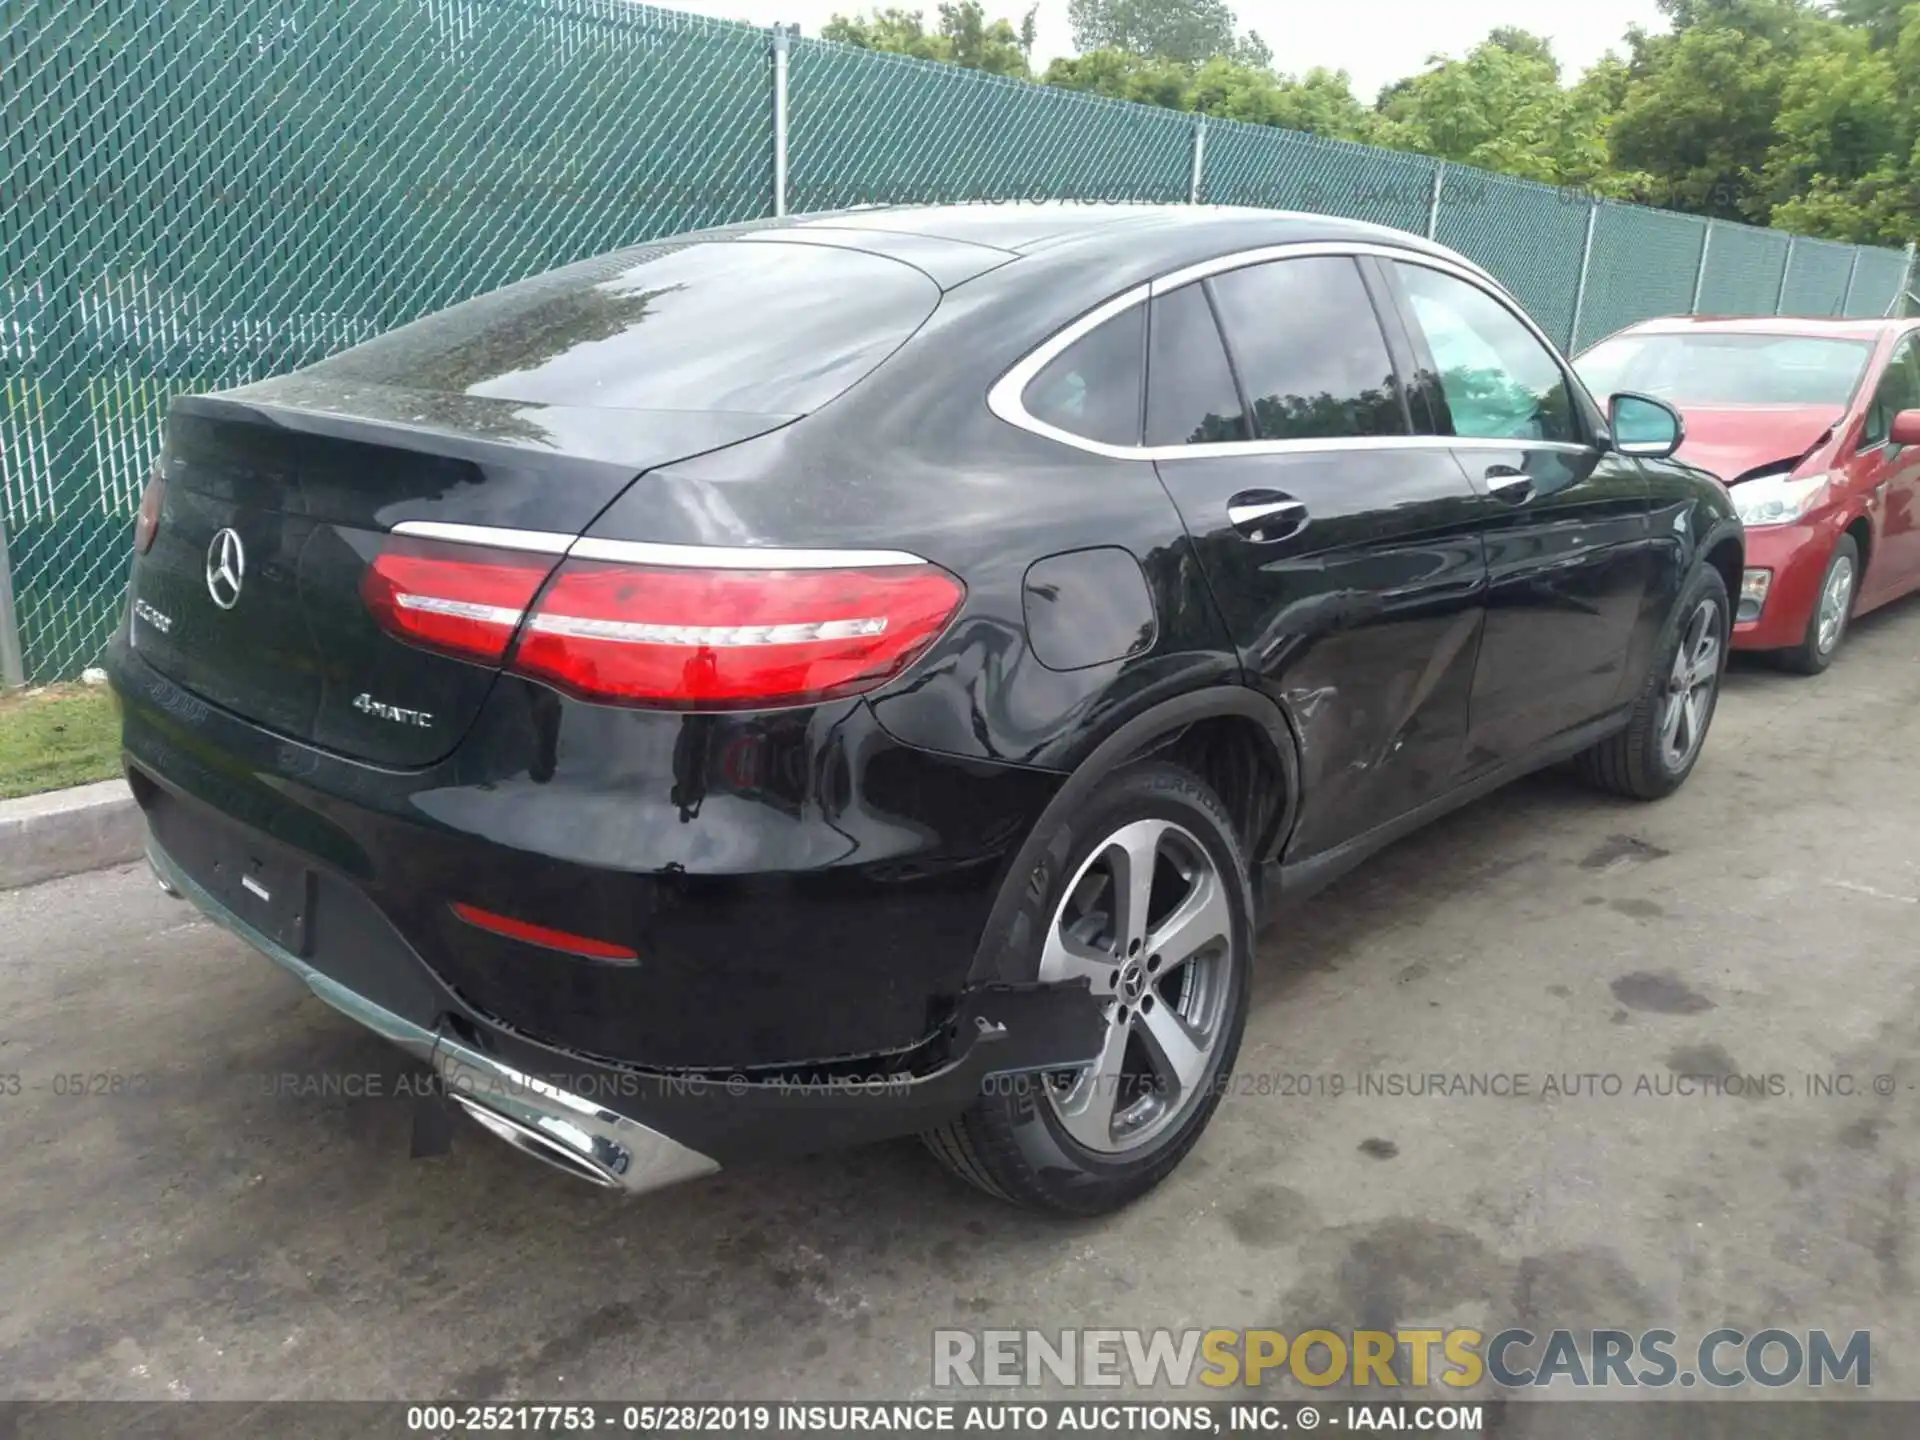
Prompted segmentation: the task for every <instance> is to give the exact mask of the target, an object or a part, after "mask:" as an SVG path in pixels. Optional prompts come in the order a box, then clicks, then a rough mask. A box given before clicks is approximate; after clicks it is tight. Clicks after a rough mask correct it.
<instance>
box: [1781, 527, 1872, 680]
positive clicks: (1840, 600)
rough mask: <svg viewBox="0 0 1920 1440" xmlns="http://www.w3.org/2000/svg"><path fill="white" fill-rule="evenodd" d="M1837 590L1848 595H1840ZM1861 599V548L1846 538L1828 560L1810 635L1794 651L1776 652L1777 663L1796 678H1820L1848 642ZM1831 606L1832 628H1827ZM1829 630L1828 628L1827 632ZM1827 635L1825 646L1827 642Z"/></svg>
mask: <svg viewBox="0 0 1920 1440" xmlns="http://www.w3.org/2000/svg"><path fill="white" fill-rule="evenodd" d="M1836 586H1840V587H1843V591H1844V593H1836V589H1835V587H1836ZM1859 596H1860V546H1859V545H1858V543H1856V542H1855V540H1854V538H1853V537H1852V536H1851V535H1842V536H1841V537H1840V538H1839V540H1838V541H1836V542H1835V544H1834V547H1833V554H1832V555H1830V556H1828V557H1827V568H1826V569H1825V570H1824V571H1823V572H1822V573H1821V576H1820V590H1819V593H1818V594H1817V595H1815V597H1814V601H1813V613H1812V614H1811V615H1809V616H1808V617H1807V633H1806V634H1805V635H1803V636H1801V637H1800V643H1799V644H1798V645H1795V646H1794V647H1793V648H1792V649H1791V650H1777V651H1775V652H1774V656H1773V658H1774V662H1775V663H1776V664H1778V665H1779V667H1780V668H1781V669H1782V670H1786V671H1788V672H1790V673H1792V674H1794V675H1818V674H1819V673H1820V672H1821V671H1822V670H1825V669H1826V668H1827V667H1828V666H1829V665H1831V664H1832V663H1833V657H1834V656H1835V655H1836V654H1838V653H1839V650H1840V642H1841V641H1842V640H1844V639H1846V638H1847V624H1848V622H1849V621H1850V620H1851V619H1852V618H1853V602H1854V601H1855V600H1857V599H1858V598H1859ZM1830 602H1831V605H1832V606H1837V609H1833V611H1832V616H1831V619H1832V624H1831V626H1830V627H1828V626H1827V624H1826V622H1827V619H1828V616H1829V610H1830V608H1831V607H1830ZM1823 627H1825V628H1823ZM1823 635H1824V642H1823Z"/></svg>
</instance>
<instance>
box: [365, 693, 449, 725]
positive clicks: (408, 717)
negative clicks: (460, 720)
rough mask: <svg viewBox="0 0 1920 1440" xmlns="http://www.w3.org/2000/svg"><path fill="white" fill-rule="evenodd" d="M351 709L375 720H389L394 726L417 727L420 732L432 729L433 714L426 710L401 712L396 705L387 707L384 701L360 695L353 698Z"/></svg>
mask: <svg viewBox="0 0 1920 1440" xmlns="http://www.w3.org/2000/svg"><path fill="white" fill-rule="evenodd" d="M353 708H354V709H356V710H358V711H359V712H360V713H361V714H362V715H371V716H373V717H374V718H375V719H376V720H391V721H392V722H393V723H394V724H396V725H418V726H419V727H420V728H421V729H422V730H431V729H432V728H433V714H432V712H431V711H427V710H403V709H401V707H400V706H398V705H389V704H387V702H386V701H384V700H376V699H374V698H373V697H372V696H371V695H368V694H365V693H362V694H359V695H356V696H354V697H353Z"/></svg>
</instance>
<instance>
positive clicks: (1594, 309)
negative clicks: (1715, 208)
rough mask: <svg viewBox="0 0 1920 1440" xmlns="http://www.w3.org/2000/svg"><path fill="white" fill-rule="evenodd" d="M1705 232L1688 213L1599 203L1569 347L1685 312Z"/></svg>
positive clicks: (1695, 275) (1702, 224)
mask: <svg viewBox="0 0 1920 1440" xmlns="http://www.w3.org/2000/svg"><path fill="white" fill-rule="evenodd" d="M1706 232H1707V225H1706V222H1705V221H1704V220H1700V219H1696V218H1695V217H1694V216H1691V215H1675V214H1673V213H1671V212H1669V211H1665V210H1643V209H1641V208H1639V207H1637V206H1633V205H1614V204H1611V203H1607V204H1602V205H1601V206H1600V211H1599V214H1598V216H1597V217H1596V218H1595V221H1594V227H1593V254H1592V257H1591V259H1590V260H1589V263H1588V266H1587V293H1586V300H1585V303H1584V304H1583V305H1582V306H1581V311H1580V325H1579V330H1578V333H1577V334H1575V335H1574V337H1573V340H1572V348H1573V349H1576V350H1577V349H1580V348H1581V347H1583V346H1586V345H1591V344H1592V343H1593V342H1594V341H1596V340H1598V339H1600V338H1601V337H1602V336H1605V335H1611V334H1612V333H1613V332H1614V331H1615V330H1618V329H1619V328H1620V327H1621V326H1623V325H1631V324H1632V323H1633V322H1634V321H1636V320H1645V319H1647V318H1648V317H1649V316H1653V315H1671V314H1673V313H1674V312H1675V311H1679V312H1682V313H1684V312H1685V311H1686V310H1687V308H1688V307H1689V306H1690V305H1691V304H1692V303H1693V286H1694V281H1695V280H1696V279H1697V278H1698V276H1699V270H1700V246H1701V242H1702V239H1703V237H1704V236H1705V235H1706ZM1769 308H1771V307H1769Z"/></svg>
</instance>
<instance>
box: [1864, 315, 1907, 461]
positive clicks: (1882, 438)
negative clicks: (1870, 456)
mask: <svg viewBox="0 0 1920 1440" xmlns="http://www.w3.org/2000/svg"><path fill="white" fill-rule="evenodd" d="M1902 410H1920V343H1916V342H1915V338H1914V337H1913V336H1912V335H1909V336H1907V337H1906V339H1904V340H1902V341H1901V342H1900V344H1899V345H1898V346H1897V347H1896V348H1895V350H1894V352H1893V358H1892V359H1891V360H1889V361H1888V362H1887V370H1886V373H1885V374H1884V375H1882V376H1881V377H1880V384H1879V387H1878V388H1877V389H1876V390H1875V391H1874V392H1873V403H1872V404H1871V405H1869V406H1868V407H1867V423H1866V427H1865V428H1864V429H1863V430H1861V432H1860V448H1861V449H1862V450H1867V449H1871V448H1872V447H1873V446H1875V445H1884V444H1886V443H1887V435H1888V433H1889V432H1890V431H1891V430H1892V429H1893V417H1894V416H1896V415H1898V414H1899V413H1900V412H1901V411H1902Z"/></svg>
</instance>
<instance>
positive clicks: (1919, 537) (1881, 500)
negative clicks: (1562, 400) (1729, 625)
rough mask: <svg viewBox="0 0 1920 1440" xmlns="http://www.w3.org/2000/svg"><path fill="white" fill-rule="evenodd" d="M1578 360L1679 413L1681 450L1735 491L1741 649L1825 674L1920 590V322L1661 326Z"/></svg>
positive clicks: (1612, 339)
mask: <svg viewBox="0 0 1920 1440" xmlns="http://www.w3.org/2000/svg"><path fill="white" fill-rule="evenodd" d="M1574 368H1575V369H1576V370H1578V371H1579V373H1580V376H1581V378H1582V379H1583V380H1585V381H1586V383H1587V388H1588V389H1590V390H1592V391H1593V393H1594V394H1596V395H1613V394H1617V393H1618V392H1620V391H1622V390H1637V391H1640V392H1642V393H1644V394H1648V395H1654V396H1657V397H1659V398H1660V399H1662V400H1665V401H1666V402H1667V403H1668V404H1670V405H1672V406H1674V407H1675V408H1677V409H1678V410H1679V411H1680V413H1681V415H1682V416H1683V417H1684V418H1685V420H1686V427H1687V435H1686V441H1685V443H1684V444H1683V445H1682V446H1681V447H1680V450H1679V452H1678V453H1679V458H1680V459H1682V460H1687V461H1690V462H1692V463H1693V464H1695V465H1698V466H1700V467H1701V468H1702V469H1705V470H1710V471H1712V472H1713V473H1714V474H1716V475H1718V476H1720V478H1721V479H1722V480H1724V481H1725V482H1726V483H1727V485H1728V486H1729V487H1730V491H1731V493H1732V495H1733V500H1734V506H1735V508H1736V509H1737V510H1738V511H1739V512H1740V518H1741V520H1743V521H1744V522H1745V523H1746V527H1747V560H1746V563H1747V569H1746V574H1745V579H1744V583H1743V584H1742V585H1741V587H1740V595H1739V597H1738V601H1737V607H1738V608H1737V609H1736V611H1735V615H1734V628H1733V645H1734V648H1735V649H1738V650H1766V651H1772V652H1774V653H1775V654H1776V655H1777V657H1778V658H1779V660H1780V661H1781V663H1782V664H1784V665H1785V666H1786V667H1787V668H1788V669H1791V670H1796V671H1799V672H1800V673H1802V674H1807V675H1812V674H1817V673H1818V672H1819V671H1822V670H1824V669H1826V668H1827V666H1828V665H1829V664H1830V663H1831V662H1832V660H1833V656H1834V652H1835V651H1836V650H1837V649H1839V646H1840V641H1841V638H1842V637H1843V636H1844V635H1845V634H1846V629H1847V621H1848V620H1849V618H1850V617H1852V616H1854V615H1858V614H1864V613H1865V612H1866V611H1868V610H1872V609H1874V608H1875V607H1876V606H1880V605H1884V604H1886V603H1887V602H1888V601H1889V600H1894V599H1897V598H1898V597H1900V596H1902V595H1905V594H1907V593H1908V592H1909V591H1912V590H1915V589H1920V319H1907V320H1797V319H1779V318H1767V319H1714V318H1708V317H1704V316H1679V317H1674V318H1671V319H1664V320H1648V321H1643V322H1642V323H1640V324H1638V325H1633V326H1629V327H1628V328H1627V329H1625V330H1621V331H1619V332H1618V333H1616V334H1614V335H1611V336H1609V337H1608V338H1607V339H1605V340H1602V341H1601V342H1600V343H1599V344H1597V345H1595V346H1593V347H1592V348H1590V349H1588V350H1586V351H1584V352H1583V353H1582V354H1581V355H1580V356H1579V357H1578V358H1576V359H1575V361H1574Z"/></svg>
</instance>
